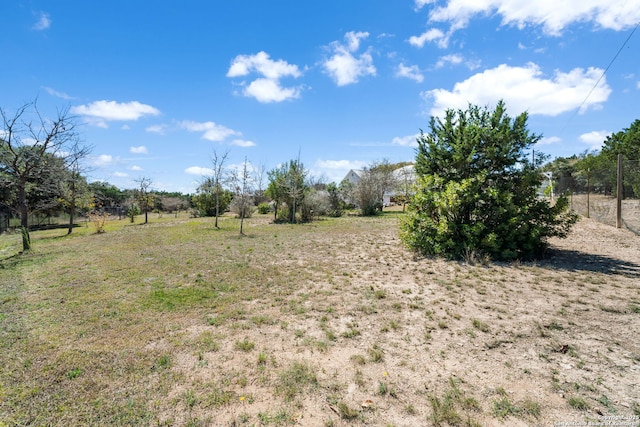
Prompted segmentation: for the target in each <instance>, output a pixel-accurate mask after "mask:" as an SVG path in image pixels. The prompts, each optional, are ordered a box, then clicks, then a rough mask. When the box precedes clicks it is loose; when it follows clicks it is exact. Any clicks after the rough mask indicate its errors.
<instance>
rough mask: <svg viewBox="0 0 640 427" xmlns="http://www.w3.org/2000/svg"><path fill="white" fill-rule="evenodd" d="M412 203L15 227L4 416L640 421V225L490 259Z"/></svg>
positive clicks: (306, 421)
mask: <svg viewBox="0 0 640 427" xmlns="http://www.w3.org/2000/svg"><path fill="white" fill-rule="evenodd" d="M400 215H402V214H401V213H386V214H385V215H383V216H381V217H377V218H359V217H344V218H338V219H325V220H321V221H317V222H314V223H311V224H304V225H295V226H292V225H284V224H271V223H270V219H271V217H270V216H260V215H258V216H256V217H255V218H251V219H249V220H247V222H246V224H245V225H246V228H245V231H246V233H247V235H246V236H244V237H242V236H239V235H238V231H239V226H238V225H239V224H238V222H237V220H235V219H233V218H223V220H222V221H221V225H222V228H221V229H220V230H216V229H215V228H214V226H213V220H212V219H207V218H204V219H187V218H178V219H175V218H162V219H156V218H151V223H150V224H148V225H129V224H127V223H126V221H113V222H110V223H109V224H108V225H107V229H106V230H107V232H106V233H104V234H93V231H92V228H91V226H89V227H88V228H80V229H76V230H75V231H74V233H73V234H72V235H71V236H64V233H65V231H64V230H50V231H43V232H35V233H33V236H32V240H33V243H34V248H35V250H34V252H33V253H31V254H27V255H20V256H17V255H15V253H17V247H18V245H19V236H17V235H14V236H1V237H0V259H1V261H0V426H14V425H51V426H69V425H96V426H98V425H100V426H102V425H141V426H147V425H160V426H170V425H175V426H208V425H211V426H221V425H222V426H225V425H229V426H230V425H247V426H251V425H304V426H341V425H375V426H417V425H436V426H447V425H450V426H485V425H497V426H499V425H504V426H514V425H516V426H517V425H522V426H527V425H553V424H554V423H562V422H567V423H569V422H573V423H576V422H585V421H589V420H590V421H599V420H602V419H603V418H602V417H603V416H612V417H618V418H617V419H618V420H623V421H631V422H633V421H634V420H635V422H636V424H637V423H638V420H639V419H638V417H639V416H640V383H639V381H640V380H639V379H640V342H639V341H638V336H640V245H639V238H638V237H637V236H635V235H634V234H632V233H630V232H628V231H626V230H617V229H615V228H612V227H609V226H605V225H601V224H598V223H595V222H592V221H590V220H586V219H583V220H582V221H581V222H580V223H578V225H577V226H576V228H575V230H574V232H573V233H572V234H571V235H570V236H569V238H568V239H566V240H562V241H556V240H554V241H553V242H552V243H553V244H552V248H551V250H550V255H552V256H551V257H550V258H549V259H547V260H543V261H539V262H535V263H513V264H489V265H482V264H474V265H470V264H466V263H458V262H447V261H444V260H439V259H424V258H414V256H413V254H412V253H410V252H409V251H407V250H406V249H405V248H404V247H403V246H402V245H401V244H400V242H399V240H398V237H397V236H398V232H397V231H398V227H397V220H398V217H399V216H400ZM630 425H633V424H630Z"/></svg>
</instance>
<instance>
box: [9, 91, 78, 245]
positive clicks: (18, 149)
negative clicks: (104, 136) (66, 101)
mask: <svg viewBox="0 0 640 427" xmlns="http://www.w3.org/2000/svg"><path fill="white" fill-rule="evenodd" d="M0 116H1V117H2V125H3V128H2V129H1V130H0V173H1V174H2V176H3V177H4V178H3V179H4V180H5V181H8V182H9V183H10V185H11V186H12V187H13V188H14V189H15V194H16V198H15V200H16V208H17V209H16V210H17V211H18V213H19V215H20V227H21V229H22V249H23V251H28V250H29V249H31V239H30V236H29V212H30V210H31V208H32V207H31V206H30V205H29V201H28V197H29V194H28V193H29V190H30V188H38V187H39V184H38V182H39V179H40V177H42V176H44V175H46V174H47V172H51V171H52V168H55V167H57V166H58V165H57V162H56V161H55V160H54V158H57V159H65V158H66V157H67V154H66V153H67V150H68V149H69V148H70V147H71V146H73V145H75V144H77V143H78V139H79V138H78V133H77V131H76V126H75V118H74V117H73V116H71V115H69V112H68V110H62V111H60V112H58V114H57V116H56V117H55V118H54V119H48V118H45V117H43V116H42V115H41V114H40V112H39V110H38V108H37V105H36V102H35V101H34V102H30V103H27V104H24V105H23V106H21V107H19V108H18V109H17V110H16V111H15V112H14V113H13V114H9V113H7V112H6V111H5V110H4V109H1V108H0Z"/></svg>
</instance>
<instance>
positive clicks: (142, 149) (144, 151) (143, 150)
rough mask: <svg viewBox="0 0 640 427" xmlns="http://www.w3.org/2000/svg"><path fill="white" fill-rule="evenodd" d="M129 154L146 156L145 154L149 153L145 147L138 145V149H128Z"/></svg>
mask: <svg viewBox="0 0 640 427" xmlns="http://www.w3.org/2000/svg"><path fill="white" fill-rule="evenodd" d="M129 152H130V153H133V154H147V153H149V151H148V150H147V147H145V146H144V145H140V146H139V147H130V148H129Z"/></svg>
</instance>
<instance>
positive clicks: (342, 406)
mask: <svg viewBox="0 0 640 427" xmlns="http://www.w3.org/2000/svg"><path fill="white" fill-rule="evenodd" d="M338 412H339V413H340V418H342V419H344V420H352V419H354V418H357V417H358V415H360V412H359V411H358V410H357V409H352V408H351V407H349V405H347V404H346V403H344V402H338Z"/></svg>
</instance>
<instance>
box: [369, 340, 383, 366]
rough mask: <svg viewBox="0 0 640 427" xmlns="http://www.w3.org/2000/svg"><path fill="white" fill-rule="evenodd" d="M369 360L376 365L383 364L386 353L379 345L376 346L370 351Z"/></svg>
mask: <svg viewBox="0 0 640 427" xmlns="http://www.w3.org/2000/svg"><path fill="white" fill-rule="evenodd" d="M369 358H370V359H371V361H372V362H376V363H379V362H382V361H383V360H384V353H383V351H382V349H381V348H380V347H378V345H377V344H374V346H373V347H371V348H370V349H369Z"/></svg>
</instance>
